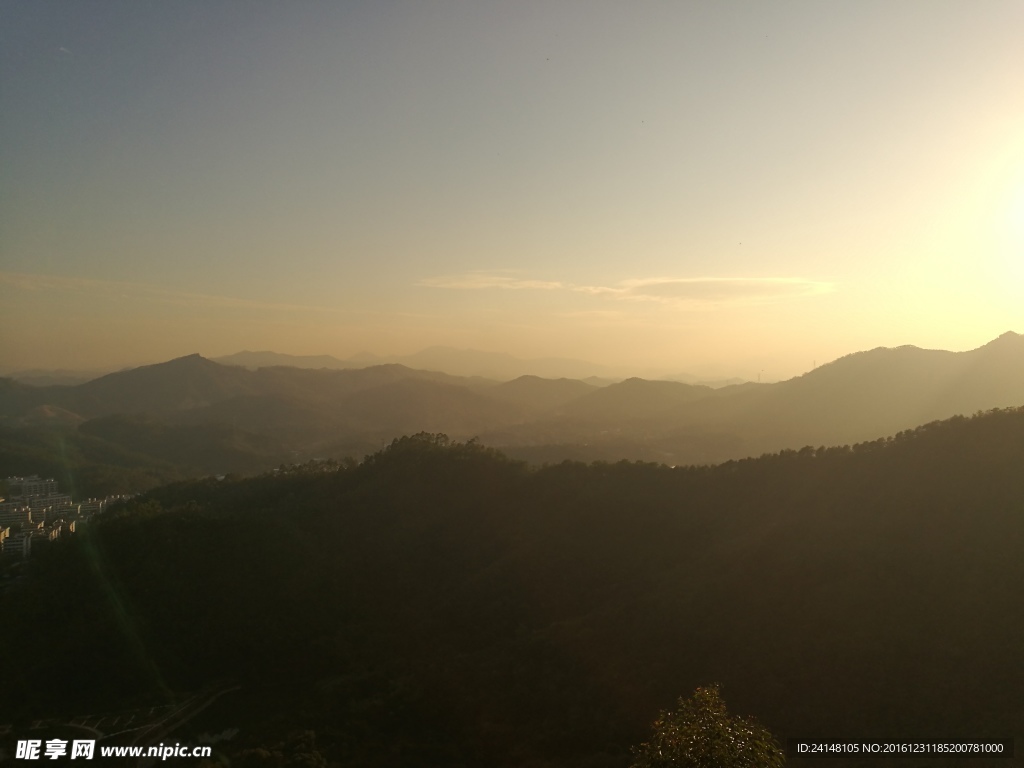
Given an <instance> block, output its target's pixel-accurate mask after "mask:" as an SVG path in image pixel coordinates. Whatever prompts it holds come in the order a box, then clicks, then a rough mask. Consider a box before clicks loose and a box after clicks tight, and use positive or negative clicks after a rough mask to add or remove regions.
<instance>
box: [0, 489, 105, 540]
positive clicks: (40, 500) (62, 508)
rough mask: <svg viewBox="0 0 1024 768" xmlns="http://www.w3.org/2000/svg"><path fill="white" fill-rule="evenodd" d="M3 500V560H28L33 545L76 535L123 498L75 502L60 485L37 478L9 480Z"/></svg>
mask: <svg viewBox="0 0 1024 768" xmlns="http://www.w3.org/2000/svg"><path fill="white" fill-rule="evenodd" d="M3 484H4V486H5V487H6V492H5V494H4V497H3V498H0V556H3V557H5V558H6V557H13V558H18V559H25V558H27V557H29V555H31V554H32V544H33V542H37V543H38V542H40V541H55V540H56V539H59V538H60V537H61V536H63V535H67V534H71V533H74V532H75V531H76V530H77V529H78V528H79V527H80V526H82V525H85V523H86V522H88V520H89V518H91V517H92V516H93V515H95V514H97V513H99V512H102V511H103V510H104V509H105V508H106V507H107V505H108V504H110V503H112V502H114V501H117V500H119V499H122V498H124V497H122V496H108V497H107V498H105V499H86V500H85V501H80V502H76V501H73V500H72V499H71V497H70V496H69V495H68V494H66V493H61V492H60V488H59V487H58V485H57V481H56V480H53V479H47V480H44V479H43V478H41V477H39V476H38V475H32V476H30V477H8V478H7V479H6V480H4V481H3Z"/></svg>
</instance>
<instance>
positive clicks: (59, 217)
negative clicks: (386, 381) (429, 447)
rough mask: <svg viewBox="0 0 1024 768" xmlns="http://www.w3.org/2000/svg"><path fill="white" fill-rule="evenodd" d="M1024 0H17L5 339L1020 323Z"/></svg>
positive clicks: (223, 343)
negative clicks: (735, 0) (732, 0)
mask: <svg viewBox="0 0 1024 768" xmlns="http://www.w3.org/2000/svg"><path fill="white" fill-rule="evenodd" d="M1022 39H1024V2H1021V0H1006V1H1005V2H1002V1H998V0H971V1H970V2H968V1H967V0H964V1H962V2H940V1H938V0H927V1H924V2H910V1H907V0H901V2H892V0H884V1H883V2H861V1H858V2H838V1H835V0H830V1H829V2H820V1H819V0H815V1H814V2H770V3H767V2H760V1H759V0H758V1H756V2H755V1H753V0H751V1H750V2H743V3H728V2H718V1H717V0H716V2H703V3H694V2H681V1H680V0H673V1H672V2H628V3H627V2H600V1H598V0H585V1H583V0H581V1H579V2H552V1H551V0H545V1H544V2H518V1H517V2H483V1H481V0H471V1H467V2H429V1H428V2H387V1H386V0H374V1H373V2H369V1H367V2H341V1H340V0H339V1H336V2H304V1H302V0H297V1H296V2H287V3H279V2H216V1H214V0H204V1H203V2H185V1H182V0H179V1H177V2H139V1H138V0H129V1H127V2H110V1H107V0H98V1H97V2H76V1H73V0H67V1H66V2H46V1H45V0H32V1H31V2H27V1H22V0H19V1H17V2H13V1H10V0H0V56H2V61H0V365H2V366H3V367H5V368H8V369H11V368H28V367H51V368H53V367H64V368H76V367H104V366H113V365H124V364H129V363H138V362H155V361H158V360H162V359H167V358H170V357H175V356H179V355H183V354H188V353H191V352H200V353H202V354H204V355H207V356H215V355H219V354H226V353H230V352H235V351H238V350H240V349H273V350H277V351H281V352H289V353H294V354H319V353H327V354H334V355H338V356H341V357H344V356H348V355H351V354H354V353H356V352H359V351H361V350H369V351H372V352H376V353H378V354H394V353H408V352H413V351H416V350H418V349H421V348H423V347H426V346H430V345H435V344H443V345H450V346H457V347H472V348H478V349H484V350H491V351H503V352H510V353H512V354H515V355H517V356H521V357H543V356H565V357H576V358H583V359H589V360H594V361H597V362H604V363H612V364H621V365H628V366H633V367H635V368H636V369H637V370H640V369H644V370H647V369H662V370H664V371H691V372H695V373H716V374H718V373H721V374H736V373H739V374H744V373H746V374H747V375H750V373H751V372H756V371H758V370H764V371H765V376H766V378H784V377H788V376H791V375H795V374H797V373H800V372H803V371H805V370H807V369H809V368H810V367H811V365H812V361H814V360H817V362H818V363H819V364H821V363H822V362H825V361H827V360H829V359H832V358H835V357H837V356H839V355H842V354H845V353H847V352H851V351H855V350H858V349H867V348H871V347H876V346H895V345H900V344H914V345H917V346H922V347H936V348H944V349H968V348H972V347H976V346H979V345H981V344H983V343H984V342H986V341H988V340H990V339H992V338H994V337H995V336H998V335H999V334H1000V333H1002V332H1003V331H1007V330H1014V331H1018V332H1019V331H1024V322H1022V320H1024V45H1022V43H1021V41H1022Z"/></svg>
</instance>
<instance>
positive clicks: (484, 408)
mask: <svg viewBox="0 0 1024 768" xmlns="http://www.w3.org/2000/svg"><path fill="white" fill-rule="evenodd" d="M1021 405H1024V336H1020V335H1018V334H1014V333H1006V334H1004V335H1003V336H1000V337H999V338H998V339H996V340H994V341H992V342H990V343H989V344H986V345H985V346H983V347H980V348H979V349H975V350H971V351H969V352H958V353H954V352H944V351H940V350H923V349H918V348H916V347H899V348H896V349H885V348H879V349H874V350H871V351H868V352H859V353H856V354H852V355H847V356H846V357H843V358H841V359H839V360H836V361H834V362H832V363H829V364H827V365H823V366H821V367H819V368H817V369H815V370H813V371H811V372H809V373H807V374H805V375H803V376H799V377H796V378H794V379H790V380H788V381H784V382H779V383H777V384H763V385H762V384H752V383H748V384H742V385H735V386H727V387H722V388H720V389H712V388H710V387H706V386H700V385H694V384H683V383H680V382H675V381H647V380H644V379H636V378H634V379H627V380H625V381H621V382H618V383H612V384H608V385H607V386H594V385H593V384H588V383H585V382H583V381H578V380H572V379H543V378H539V377H537V376H522V377H520V378H518V379H515V380H513V381H508V382H503V383H499V382H497V381H492V380H487V379H481V378H472V377H459V376H451V375H448V374H445V373H437V372H432V371H423V370H415V369H412V368H408V367H405V366H403V365H396V364H390V365H374V366H371V367H367V368H361V369H351V370H328V369H321V370H312V369H305V368H296V367H285V366H278V367H268V368H259V369H257V370H247V369H245V368H241V367H236V366H228V365H219V364H217V363H215V362H213V361H210V360H206V359H204V358H202V357H200V356H199V355H190V356H188V357H183V358H179V359H177V360H171V361H169V362H166V363H161V364H158V365H152V366H145V367H142V368H137V369H134V370H129V371H121V372H118V373H114V374H110V375H108V376H103V377H101V378H98V379H94V380H92V381H89V382H88V383H85V384H81V385H78V386H46V387H31V386H27V385H24V384H21V383H19V382H15V381H11V380H6V379H0V475H2V474H3V473H4V472H5V471H6V472H18V471H30V472H36V471H45V472H48V473H50V474H56V473H58V472H62V473H63V475H64V476H66V477H68V478H70V477H72V476H75V475H80V476H81V477H80V479H79V480H78V481H77V485H78V486H80V487H82V488H83V489H84V490H85V491H86V492H88V493H102V492H111V491H113V492H132V491H138V490H142V489H146V488H150V487H153V486H154V485H155V484H157V483H156V482H155V478H157V477H160V478H163V479H165V480H167V479H171V478H172V477H197V476H202V475H206V474H215V475H218V474H227V473H236V472H240V473H254V472H259V471H262V470H266V469H269V468H271V467H274V466H277V465H279V464H280V463H282V462H296V461H298V462H302V461H306V460H307V459H310V458H314V457H334V458H338V459H340V458H343V457H345V456H362V455H364V454H366V453H369V452H372V451H375V450H379V449H380V448H381V447H382V446H383V445H386V444H387V443H389V442H390V441H391V440H393V439H394V438H396V437H398V436H400V435H403V434H415V433H417V432H421V431H426V432H443V433H445V434H448V435H450V436H452V437H453V438H454V439H458V440H468V439H470V438H473V437H478V438H479V439H480V440H481V441H482V442H484V443H486V444H487V445H491V446H496V447H499V448H500V449H501V450H502V451H503V452H505V453H506V454H507V455H509V456H512V457H514V458H519V459H523V460H526V461H529V462H531V463H534V464H543V463H544V462H558V461H562V460H565V459H575V460H583V461H593V460H604V461H618V460H620V459H629V460H644V461H657V462H659V463H665V464H669V465H683V464H708V463H720V462H723V461H727V460H730V459H739V458H743V457H747V456H757V455H760V454H762V453H765V452H774V451H779V450H783V449H796V448H800V447H801V446H804V445H841V444H845V443H855V442H862V441H866V440H871V439H874V438H876V437H878V436H879V435H886V434H893V433H895V432H898V431H900V430H904V429H910V428H913V427H916V426H918V425H919V424H923V423H926V422H929V421H933V420H937V419H944V418H949V417H951V416H955V415H966V414H971V413H975V412H977V411H979V410H989V409H992V408H1006V407H1016V406H1021ZM15 433H16V434H15ZM18 440H24V442H25V445H26V446H31V450H32V452H33V454H34V456H35V457H36V459H37V460H39V461H41V462H42V463H41V464H40V465H39V466H37V467H36V468H34V469H31V468H30V469H27V470H20V469H15V468H14V465H15V464H19V465H20V464H23V463H24V462H23V461H21V458H22V457H20V456H18V453H17V450H16V449H8V448H7V446H8V445H15V446H16V445H17V441H18ZM55 441H57V442H59V443H60V444H61V445H66V446H69V451H67V452H66V453H67V456H70V458H66V457H64V456H60V455H56V454H54V453H52V452H51V453H49V454H47V453H46V451H45V449H44V446H45V445H53V444H54V443H55ZM49 467H58V468H59V469H49ZM118 467H126V468H127V467H130V468H132V470H133V472H131V473H127V472H126V473H124V475H123V477H124V482H122V483H121V485H120V486H119V487H118V486H117V485H116V483H115V484H114V486H115V487H110V486H111V484H110V482H109V478H111V477H117V474H118V473H117V472H116V469H117V468H118ZM140 467H145V468H146V469H145V472H141V473H140V472H138V471H136V470H138V469H139V468H140ZM147 476H148V477H150V478H151V479H150V480H147V479H146V478H147ZM93 477H102V478H104V481H103V482H102V483H94V482H93V481H92V479H91V478H93Z"/></svg>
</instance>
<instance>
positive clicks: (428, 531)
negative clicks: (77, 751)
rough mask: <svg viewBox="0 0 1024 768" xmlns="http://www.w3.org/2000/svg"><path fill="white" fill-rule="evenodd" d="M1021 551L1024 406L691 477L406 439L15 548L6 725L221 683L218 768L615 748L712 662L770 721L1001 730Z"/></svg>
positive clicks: (158, 493)
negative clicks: (19, 551)
mask: <svg viewBox="0 0 1024 768" xmlns="http://www.w3.org/2000/svg"><path fill="white" fill-rule="evenodd" d="M1022 552H1024V409H1014V410H1006V411H998V412H991V413H986V414H983V415H978V416H975V417H972V418H962V417H961V418H955V419H952V420H948V421H944V422H938V423H930V424H928V425H925V426H922V427H919V428H917V429H914V430H910V431H906V432H903V433H900V434H898V435H896V436H894V437H892V438H888V439H883V440H876V441H873V442H868V443H862V444H859V445H856V446H853V447H835V448H819V449H814V448H805V449H803V450H800V451H785V452H782V453H777V454H772V455H766V456H763V457H761V458H758V459H748V460H742V461H732V462H727V463H725V464H722V465H719V466H713V467H690V468H670V467H667V466H664V465H655V464H641V463H626V462H620V463H615V464H606V463H595V464H591V465H584V464H580V463H572V462H566V463H562V464H557V465H552V466H546V467H543V468H539V469H536V468H535V469H531V468H529V467H527V466H526V465H524V464H522V463H519V462H516V461H512V460H510V459H508V458H506V457H505V456H503V455H502V454H499V453H497V452H495V451H492V450H490V449H487V448H484V447H482V446H480V445H478V444H475V443H456V442H451V441H449V440H447V438H444V437H442V436H437V435H417V436H415V437H407V438H402V439H400V440H397V441H395V442H393V443H392V444H391V445H390V447H388V448H387V449H385V450H382V451H380V452H378V453H376V454H373V455H371V456H369V457H367V459H366V460H365V461H363V462H362V463H360V464H358V465H357V464H355V463H354V462H353V463H350V464H347V465H331V464H315V465H307V466H302V467H295V468H292V469H290V470H289V471H287V472H280V473H276V474H273V475H264V476H260V477H255V478H251V479H248V480H231V479H228V480H224V481H219V482H218V481H215V480H206V481H201V482H190V483H180V484H176V485H171V486H167V487H164V488H160V489H157V490H154V491H153V492H151V493H149V494H147V495H146V496H144V497H140V498H138V499H135V500H133V501H132V502H131V503H130V504H128V505H126V506H124V507H122V508H120V509H119V510H118V511H115V512H112V513H109V514H108V515H107V516H106V517H105V518H100V519H98V520H97V521H96V524H95V525H94V526H92V527H91V528H90V529H87V531H86V534H85V535H76V536H75V537H73V538H71V539H70V540H68V541H66V542H58V543H57V544H56V545H54V546H52V547H50V548H49V549H47V550H45V551H42V552H40V553H39V555H40V556H39V557H37V558H35V559H34V560H33V561H32V562H31V565H32V577H31V578H30V579H28V580H27V581H26V582H25V583H24V584H23V585H21V586H19V587H18V588H15V589H10V590H8V591H7V592H5V593H4V594H3V595H2V597H0V616H3V617H4V621H3V623H2V624H0V648H2V649H3V651H2V653H3V657H4V658H7V659H11V658H15V659H19V660H27V661H26V663H23V664H22V663H19V664H12V665H7V666H6V667H5V675H4V685H3V686H2V688H0V721H3V720H4V719H13V720H14V721H16V722H21V721H25V720H27V719H29V718H32V717H43V716H53V717H57V716H60V715H73V714H76V713H79V712H89V711H103V710H113V709H126V708H130V707H131V706H134V705H135V704H138V703H142V702H150V701H159V700H166V699H167V698H173V697H175V696H178V697H180V696H181V695H182V693H183V692H186V691H196V690H202V689H203V688H204V687H206V686H212V685H217V684H223V685H228V684H231V685H240V686H241V688H240V690H238V691H236V692H233V693H231V694H228V695H225V696H224V697H222V698H221V699H220V700H218V703H217V704H216V705H215V706H212V707H211V708H210V709H209V710H208V711H207V712H206V713H205V714H204V715H203V718H200V719H198V720H197V721H196V723H195V724H194V726H195V728H197V729H199V728H203V729H207V730H209V729H221V730H223V729H225V728H233V727H237V728H240V729H241V730H240V732H239V734H238V736H237V737H236V738H235V739H234V740H232V741H231V742H230V743H225V744H222V745H221V746H220V747H219V748H222V749H223V750H224V751H225V753H227V754H228V755H230V756H232V757H233V759H235V760H236V761H237V764H246V763H245V760H250V759H252V760H254V759H255V758H254V757H253V755H254V754H255V753H252V752H250V753H245V754H243V752H244V751H245V750H246V749H255V748H257V747H261V748H265V749H266V750H269V752H268V754H269V753H270V752H273V750H274V748H275V745H287V743H289V742H288V738H289V735H288V734H289V733H291V732H292V731H294V730H295V729H305V730H313V731H315V733H316V747H315V750H314V751H316V752H318V753H319V754H320V755H322V756H323V757H324V758H325V759H326V760H327V761H328V762H329V763H330V764H332V765H345V766H355V765H374V766H392V765H393V766H399V765H401V766H426V765H453V766H458V765H463V766H471V765H472V766H476V765H480V766H484V765H489V766H542V765H560V766H581V767H582V766H589V767H590V768H595V767H597V766H608V767H609V768H610V767H611V766H625V765H628V764H629V762H630V757H629V751H628V748H629V746H630V745H633V744H637V743H639V742H640V741H643V740H645V739H646V738H647V737H648V735H649V723H650V722H651V720H652V719H653V717H654V716H655V715H656V713H657V712H658V711H659V710H661V709H664V708H666V707H667V706H669V705H671V704H672V702H674V701H675V700H676V697H678V696H679V695H681V694H687V693H689V692H691V691H693V690H694V688H696V687H697V686H699V685H702V684H706V683H709V682H711V681H714V682H718V683H721V685H722V691H723V694H724V696H725V697H726V699H727V700H728V702H729V705H730V709H731V710H733V711H735V712H737V713H738V714H741V715H753V716H755V717H756V718H757V719H758V720H760V721H761V722H762V723H764V725H766V726H767V727H768V728H769V729H770V730H771V731H772V732H773V733H774V734H775V735H776V737H778V738H779V739H785V738H786V737H789V736H800V737H808V738H813V737H829V738H855V739H867V738H878V739H897V738H943V739H950V738H966V737H971V738H979V737H989V738H996V737H1001V738H1005V737H1007V736H1014V735H1018V736H1019V735H1021V734H1022V733H1024V693H1022V691H1024V665H1021V663H1020V654H1021V648H1022V647H1024V611H1022V610H1021V595H1022V594H1024V558H1022V557H1021V553H1022ZM189 727H192V726H189ZM187 731H188V728H184V729H183V731H181V732H180V733H176V734H175V737H176V738H179V737H181V738H183V737H184V736H187ZM196 732H197V733H198V732H199V731H198V730H197V731H196ZM211 732H213V731H211ZM303 743H304V744H306V742H303ZM281 749H284V750H285V751H287V749H288V747H287V746H282V747H281ZM296 749H297V747H296ZM303 749H307V751H309V750H312V749H313V748H312V747H310V746H309V744H306V746H304V747H303ZM268 759H270V758H268ZM282 759H283V758H282ZM1018 762H1019V761H1018ZM250 764H253V765H257V764H258V765H274V764H279V765H283V764H285V763H284V762H278V763H273V762H264V763H259V762H252V763H250ZM1007 764H1009V763H1007V762H1000V765H1007ZM876 765H877V763H876ZM908 765H909V764H908Z"/></svg>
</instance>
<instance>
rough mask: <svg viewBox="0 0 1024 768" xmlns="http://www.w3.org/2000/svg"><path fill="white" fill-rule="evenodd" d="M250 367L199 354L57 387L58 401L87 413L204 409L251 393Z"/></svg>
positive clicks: (103, 414) (94, 414) (53, 392)
mask: <svg viewBox="0 0 1024 768" xmlns="http://www.w3.org/2000/svg"><path fill="white" fill-rule="evenodd" d="M250 381H251V379H250V377H249V376H248V375H247V372H246V371H243V370H239V369H237V368H229V367H227V366H223V365H217V363H214V362H212V361H210V360H207V359H206V358H204V357H201V356H199V355H188V356H187V357H179V358H177V359H175V360H169V361H168V362H166V363H158V364H156V365H145V366H142V367H141V368H133V369H131V370H128V371H118V372H117V373H110V374H107V375H106V376H101V377H100V378H98V379H93V380H92V381H89V382H87V383H85V384H81V385H79V386H77V387H68V388H64V389H63V390H62V391H56V390H54V389H53V388H49V387H44V388H42V389H43V390H44V392H50V393H52V394H53V395H54V400H55V401H56V402H63V403H66V404H67V405H66V406H65V407H67V408H68V409H69V410H72V411H74V412H76V413H79V414H81V415H83V416H89V417H91V416H106V415H110V414H114V413H146V412H149V413H160V412H164V411H183V410H189V409H193V408H201V407H203V406H206V405H209V404H211V403H215V402H218V401H220V400H225V399H227V398H228V397H231V396H234V395H238V394H243V393H247V392H250V391H251V390H252V387H251V384H250Z"/></svg>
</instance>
